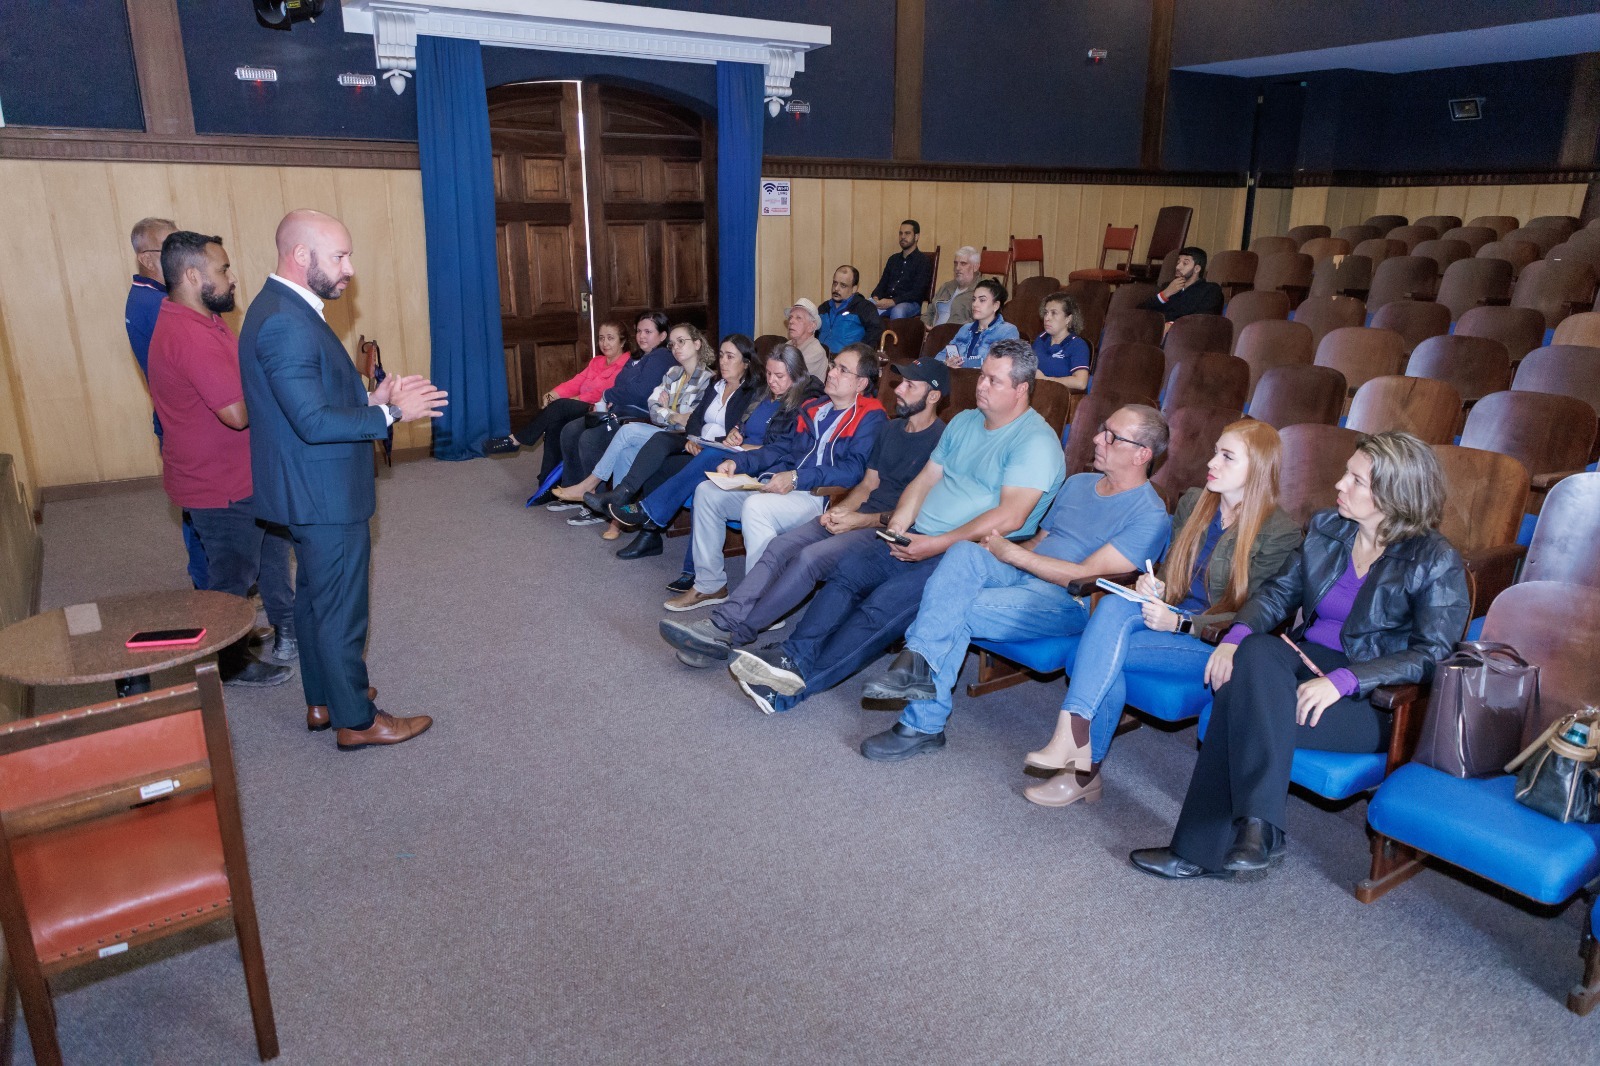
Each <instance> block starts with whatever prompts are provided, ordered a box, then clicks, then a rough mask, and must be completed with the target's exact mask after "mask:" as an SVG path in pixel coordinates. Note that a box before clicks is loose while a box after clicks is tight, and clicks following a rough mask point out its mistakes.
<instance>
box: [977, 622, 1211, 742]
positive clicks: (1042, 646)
mask: <svg viewBox="0 0 1600 1066" xmlns="http://www.w3.org/2000/svg"><path fill="white" fill-rule="evenodd" d="M1078 639H1079V638H1078V637H1076V636H1071V637H1040V638H1038V639H1036V640H1011V641H1006V640H975V641H973V642H972V643H973V644H975V645H977V646H978V647H980V648H982V649H984V650H985V651H991V652H993V653H994V654H996V655H998V656H1000V657H1001V658H1002V659H1009V660H1010V661H1011V662H1014V663H1020V664H1021V665H1023V666H1026V667H1027V668H1028V669H1030V670H1037V671H1038V672H1040V673H1042V674H1048V673H1053V672H1054V671H1056V670H1067V669H1070V668H1071V666H1072V663H1073V661H1074V660H1075V659H1076V658H1077V657H1078ZM1123 680H1124V681H1125V682H1126V684H1127V687H1128V695H1127V699H1128V705H1129V706H1131V707H1134V708H1137V709H1138V710H1141V711H1143V712H1144V713H1146V714H1148V715H1150V716H1151V717H1153V718H1159V719H1161V720H1162V721H1165V722H1182V721H1184V720H1185V719H1188V718H1193V717H1195V716H1196V715H1198V714H1200V712H1201V711H1203V710H1208V709H1209V708H1210V706H1211V691H1210V690H1209V689H1207V688H1206V687H1205V686H1204V685H1200V684H1196V683H1195V682H1194V680H1193V677H1192V675H1191V674H1190V673H1189V672H1188V671H1182V672H1178V671H1172V670H1167V669H1164V668H1161V667H1155V668H1151V669H1137V670H1136V669H1130V670H1127V671H1124V673H1123Z"/></svg>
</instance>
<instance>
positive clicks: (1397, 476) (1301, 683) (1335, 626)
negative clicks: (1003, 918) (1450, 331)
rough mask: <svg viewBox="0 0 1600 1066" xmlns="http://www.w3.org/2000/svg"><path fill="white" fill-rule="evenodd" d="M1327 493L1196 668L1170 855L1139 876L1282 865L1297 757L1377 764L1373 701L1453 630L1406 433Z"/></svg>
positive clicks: (1378, 736)
mask: <svg viewBox="0 0 1600 1066" xmlns="http://www.w3.org/2000/svg"><path fill="white" fill-rule="evenodd" d="M1337 488H1338V496H1337V500H1338V507H1337V508H1336V509H1332V510H1327V511H1319V512H1318V513H1317V514H1315V515H1313V516H1312V518H1311V523H1310V528H1309V529H1308V531H1307V533H1306V539H1305V543H1303V544H1302V545H1301V546H1300V549H1299V550H1298V551H1297V552H1295V554H1294V555H1292V556H1290V558H1289V561H1288V563H1287V564H1286V565H1285V566H1284V568H1283V570H1282V571H1281V572H1280V573H1279V574H1278V575H1277V576H1275V577H1273V578H1272V579H1270V580H1269V581H1267V582H1266V583H1265V584H1264V585H1262V586H1261V588H1260V589H1259V590H1258V591H1257V592H1256V593H1255V594H1254V595H1252V596H1251V597H1250V599H1249V600H1248V601H1246V602H1245V604H1244V606H1242V607H1240V608H1239V612H1238V614H1236V615H1235V616H1234V623H1233V628H1232V629H1231V630H1230V631H1229V633H1228V636H1227V637H1226V638H1225V639H1224V641H1223V643H1222V644H1220V645H1218V647H1217V650H1216V651H1214V652H1212V653H1211V658H1210V660H1208V661H1207V663H1206V682H1207V684H1209V685H1211V687H1212V689H1213V690H1214V691H1215V692H1216V696H1215V698H1214V699H1213V702H1212V711H1211V722H1210V725H1209V726H1208V727H1207V730H1206V734H1205V739H1204V744H1203V746H1202V747H1201V749H1200V758H1199V759H1198V760H1197V761H1196V763H1195V768H1194V776H1193V777H1192V778H1190V780H1189V791H1188V794H1187V795H1186V796H1185V797H1184V800H1183V811H1182V813H1181V814H1179V816H1178V825H1177V828H1176V829H1175V830H1173V834H1172V842H1171V843H1170V844H1169V845H1168V846H1167V847H1164V848H1145V849H1142V850H1140V851H1135V852H1133V853H1132V854H1130V855H1129V859H1130V860H1131V861H1132V862H1133V864H1134V865H1135V866H1137V867H1138V868H1139V869H1141V870H1144V871H1145V872H1146V873H1149V874H1153V875H1155V876H1157V877H1165V878H1174V879H1177V878H1193V877H1244V878H1255V877H1261V876H1264V875H1265V874H1266V873H1267V872H1268V871H1269V870H1270V869H1271V867H1272V866H1273V864H1275V863H1277V862H1278V861H1280V860H1281V859H1282V858H1283V851H1284V822H1285V808H1286V806H1287V804H1286V797H1287V794H1288V791H1289V771H1290V768H1291V764H1292V763H1293V761H1294V752H1295V749H1296V748H1310V749H1314V750H1319V751H1345V752H1378V751H1383V750H1385V749H1386V748H1387V747H1388V746H1389V733H1390V728H1391V725H1392V723H1391V721H1390V717H1389V715H1388V714H1387V713H1385V712H1384V711H1381V710H1379V709H1378V708H1377V707H1374V706H1373V705H1372V703H1371V700H1370V698H1369V697H1371V695H1372V690H1373V689H1375V688H1377V687H1378V686H1380V685H1392V684H1403V683H1407V682H1412V683H1417V682H1423V681H1427V680H1428V679H1429V678H1431V677H1432V676H1433V669H1434V665H1435V664H1436V663H1437V662H1438V661H1439V660H1440V659H1442V658H1444V657H1445V656H1446V655H1448V654H1449V653H1450V649H1451V648H1452V647H1453V646H1454V644H1455V642H1456V641H1457V640H1459V639H1460V638H1461V633H1462V630H1463V629H1465V628H1466V624H1467V613H1468V601H1467V577H1466V571H1465V568H1464V567H1463V566H1462V563H1461V556H1460V555H1458V554H1456V550H1455V549H1454V548H1453V547H1451V546H1450V542H1449V541H1448V540H1446V539H1445V538H1444V537H1443V536H1442V535H1441V534H1440V533H1439V530H1438V525H1439V520H1440V518H1441V517H1442V516H1443V514H1444V499H1445V489H1444V474H1443V472H1442V471H1441V470H1440V468H1439V460H1438V459H1437V458H1435V456H1434V454H1433V449H1431V448H1429V447H1428V446H1427V445H1426V444H1424V443H1423V442H1422V441H1420V440H1418V439H1417V438H1416V437H1414V436H1412V435H1411V434H1409V433H1402V432H1397V431H1391V432H1387V433H1378V434H1374V435H1373V436H1370V437H1363V438H1362V439H1361V443H1359V444H1357V445H1356V451H1355V454H1354V455H1352V456H1351V457H1350V460H1349V462H1347V463H1346V464H1345V472H1344V477H1342V478H1340V479H1339V483H1338V486H1337ZM1297 613H1299V614H1301V616H1302V617H1303V619H1304V620H1303V621H1302V622H1300V623H1299V624H1298V625H1297V626H1295V628H1294V629H1293V630H1291V631H1290V633H1289V634H1287V635H1286V636H1281V637H1280V636H1275V635H1273V630H1274V629H1276V628H1277V627H1278V626H1280V625H1283V624H1285V623H1290V622H1293V621H1294V619H1295V616H1296V614H1297Z"/></svg>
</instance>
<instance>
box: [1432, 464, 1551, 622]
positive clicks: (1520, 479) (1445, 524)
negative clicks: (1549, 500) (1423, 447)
mask: <svg viewBox="0 0 1600 1066" xmlns="http://www.w3.org/2000/svg"><path fill="white" fill-rule="evenodd" d="M1433 454H1434V455H1435V456H1436V457H1437V458H1438V460H1439V466H1440V467H1441V468H1442V469H1443V470H1444V485H1445V501H1444V518H1443V520H1441V521H1440V523H1439V532H1440V533H1443V534H1444V535H1445V537H1447V538H1448V539H1449V541H1450V543H1451V544H1453V545H1455V549H1456V551H1458V552H1460V553H1461V561H1462V562H1463V563H1465V564H1466V568H1467V590H1468V594H1469V595H1470V597H1471V605H1472V606H1471V610H1470V611H1469V613H1468V614H1467V617H1468V618H1477V617H1478V616H1479V615H1481V614H1483V613H1484V612H1485V611H1487V610H1488V609H1489V604H1491V603H1493V602H1494V598H1495V597H1496V596H1498V595H1500V593H1501V592H1503V591H1504V590H1505V589H1506V588H1508V587H1509V586H1510V585H1511V583H1512V581H1514V580H1515V579H1516V574H1517V564H1518V563H1519V562H1521V561H1522V557H1523V556H1524V555H1526V554H1527V549H1526V548H1524V547H1523V546H1522V545H1520V544H1518V543H1517V532H1518V530H1519V529H1520V528H1521V527H1522V516H1523V513H1524V512H1525V511H1526V510H1527V507H1528V468H1527V467H1525V466H1523V465H1522V464H1521V463H1520V462H1518V461H1517V460H1515V459H1513V458H1511V457H1510V456H1509V455H1501V454H1500V453H1498V452H1486V451H1483V450H1482V449H1480V448H1463V447H1458V446H1456V445H1454V444H1435V445H1434V446H1433Z"/></svg>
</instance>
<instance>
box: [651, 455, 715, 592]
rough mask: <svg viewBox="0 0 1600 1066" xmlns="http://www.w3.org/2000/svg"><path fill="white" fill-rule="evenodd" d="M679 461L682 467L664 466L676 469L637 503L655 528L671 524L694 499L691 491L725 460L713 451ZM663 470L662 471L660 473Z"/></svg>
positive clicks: (687, 568)
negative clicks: (641, 506) (708, 472)
mask: <svg viewBox="0 0 1600 1066" xmlns="http://www.w3.org/2000/svg"><path fill="white" fill-rule="evenodd" d="M681 458H682V459H683V463H682V465H678V464H677V463H676V462H672V461H669V462H668V463H667V464H666V466H676V467H677V469H676V470H674V471H673V473H671V474H670V475H668V476H666V477H664V478H662V480H661V482H660V483H659V484H657V485H655V486H647V487H646V490H645V494H644V498H643V499H642V500H641V501H640V503H641V504H642V505H643V507H644V510H645V514H647V515H649V516H650V521H652V522H654V523H655V524H656V525H658V526H663V527H665V526H668V525H670V524H671V523H672V518H673V516H674V515H676V514H677V513H678V510H679V508H681V507H682V506H683V505H684V504H686V503H688V502H689V501H690V500H691V499H693V498H694V490H695V489H698V488H699V487H700V486H701V485H703V484H705V480H706V472H707V471H709V470H715V469H716V468H717V467H718V466H720V465H721V464H722V461H723V460H724V459H726V458H727V456H726V455H724V454H723V453H722V452H719V451H717V450H716V449H715V448H707V449H706V450H705V451H703V452H701V453H700V454H699V455H695V456H690V455H688V454H684V455H683V456H682V457H681ZM665 469H666V467H663V471H664V470H665ZM684 569H685V570H693V569H694V567H692V566H686V567H684Z"/></svg>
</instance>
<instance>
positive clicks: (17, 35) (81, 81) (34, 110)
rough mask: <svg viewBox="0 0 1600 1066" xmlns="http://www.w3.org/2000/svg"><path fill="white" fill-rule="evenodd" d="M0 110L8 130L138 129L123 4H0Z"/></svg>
mask: <svg viewBox="0 0 1600 1066" xmlns="http://www.w3.org/2000/svg"><path fill="white" fill-rule="evenodd" d="M0 107H3V108H4V109H5V119H6V122H8V123H10V124H13V125H21V126H77V127H80V128H84V129H102V130H142V129H144V109H143V108H142V107H140V105H139V76H138V73H137V72H136V71H135V70H134V67H133V42H132V40H131V39H130V38H129V37H128V10H127V8H126V7H125V6H124V5H123V0H71V2H70V3H69V2H65V0H56V2H54V3H43V2H36V3H24V2H22V0H0Z"/></svg>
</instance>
